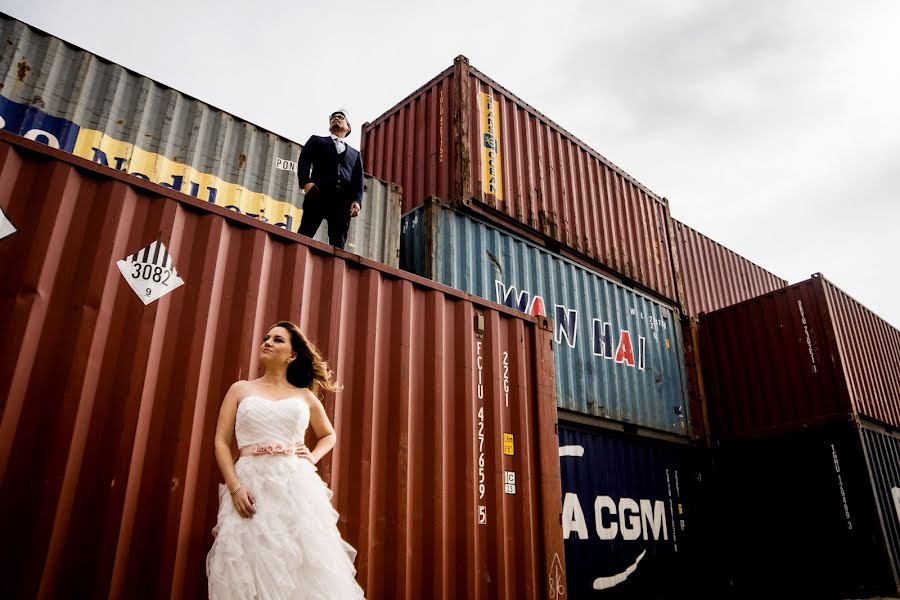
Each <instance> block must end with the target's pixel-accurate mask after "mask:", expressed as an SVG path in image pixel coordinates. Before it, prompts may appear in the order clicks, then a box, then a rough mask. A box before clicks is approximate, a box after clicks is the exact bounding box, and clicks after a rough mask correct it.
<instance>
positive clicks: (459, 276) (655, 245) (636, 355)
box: [362, 57, 780, 598]
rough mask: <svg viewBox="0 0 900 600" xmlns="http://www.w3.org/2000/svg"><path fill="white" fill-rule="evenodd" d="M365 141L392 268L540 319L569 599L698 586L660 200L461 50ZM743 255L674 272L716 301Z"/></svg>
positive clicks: (680, 305) (687, 400)
mask: <svg viewBox="0 0 900 600" xmlns="http://www.w3.org/2000/svg"><path fill="white" fill-rule="evenodd" d="M362 145H363V154H364V157H365V160H366V171H367V172H369V173H372V174H374V175H376V176H378V177H382V178H388V179H390V180H392V181H397V182H398V183H399V184H400V185H401V186H402V187H403V189H404V200H403V202H404V205H403V210H404V215H403V219H402V224H401V268H403V269H406V270H408V271H411V272H413V273H416V274H418V275H422V276H424V277H427V278H429V279H433V280H435V281H438V282H440V283H443V284H446V285H449V286H451V287H455V288H457V289H461V290H463V291H466V292H469V293H472V294H475V295H478V296H482V297H484V298H488V299H490V300H492V301H494V302H498V303H500V304H504V305H506V306H508V307H511V308H515V309H517V310H519V311H522V312H526V313H529V314H532V315H546V316H548V317H550V318H551V320H552V322H553V327H554V332H553V333H554V349H555V367H556V398H557V406H558V409H559V412H558V415H559V419H560V426H559V431H560V443H561V444H562V447H561V449H560V464H561V472H562V477H563V486H562V493H563V506H564V509H563V516H562V521H563V530H564V536H565V538H566V565H567V576H568V580H569V587H568V590H567V593H568V596H567V597H570V598H595V597H597V598H679V597H685V598H689V597H690V598H696V597H699V596H700V595H701V594H702V593H703V589H704V587H705V585H704V583H703V580H702V577H701V571H702V569H701V568H699V565H701V564H703V562H704V561H703V559H702V558H700V557H699V555H698V554H697V553H696V549H697V545H698V542H699V534H700V531H701V522H700V520H699V518H700V517H702V513H703V509H702V508H701V507H702V504H703V498H704V496H705V495H704V493H703V489H704V486H705V485H706V481H705V474H704V473H705V462H704V460H705V455H704V453H703V452H702V449H703V446H705V441H706V430H705V427H704V419H703V417H702V410H701V409H700V402H699V401H700V400H701V399H702V396H701V395H700V394H699V393H698V392H694V390H692V393H691V394H689V387H690V386H691V384H690V383H689V382H690V381H691V380H692V379H694V380H698V381H699V375H697V374H693V375H692V374H689V373H688V372H687V370H686V366H685V361H686V360H687V361H688V363H689V364H691V365H694V364H696V363H697V362H698V360H697V358H696V357H695V352H694V351H693V348H694V347H695V345H694V342H695V341H696V333H697V332H696V326H694V327H693V328H692V327H690V326H688V327H685V323H687V322H688V320H687V319H686V318H685V317H684V301H683V300H682V298H681V292H680V290H679V286H682V285H684V283H680V282H679V278H680V277H688V278H690V277H692V276H694V273H695V271H691V270H686V271H684V272H683V273H682V272H681V271H679V267H678V264H679V261H678V259H677V257H676V256H674V254H673V252H674V251H675V249H676V245H675V244H674V242H673V235H674V234H675V233H676V229H675V225H674V222H673V220H672V219H671V216H670V214H669V207H668V202H667V201H666V200H665V199H663V198H661V197H659V196H657V195H656V194H654V193H653V192H651V191H650V190H648V189H647V188H646V187H644V186H643V185H641V184H640V183H639V182H637V181H636V180H635V179H634V178H632V177H631V176H629V175H628V174H627V173H625V172H624V171H623V170H622V169H620V168H619V167H617V166H616V165H614V164H612V163H611V162H610V161H609V160H607V159H606V158H605V157H603V156H602V155H600V154H599V153H597V152H596V151H594V150H593V149H591V148H589V147H588V146H587V145H585V144H584V143H583V142H581V141H580V140H578V139H577V138H575V137H574V136H573V135H572V134H570V133H568V132H567V131H565V130H564V129H562V128H560V127H559V126H558V125H556V124H555V123H553V122H552V121H550V120H549V119H548V118H547V117H545V116H544V115H543V114H541V113H540V112H538V111H537V110H535V109H534V108H532V107H531V106H529V105H527V104H526V103H525V102H523V101H522V100H520V99H519V98H517V97H516V96H515V95H513V94H512V93H511V92H509V91H508V90H506V89H505V88H503V87H502V86H501V85H499V84H498V83H496V82H495V81H493V80H492V79H490V78H488V77H487V76H485V75H484V74H483V73H481V72H479V71H478V70H477V69H475V68H473V67H472V66H471V65H470V64H469V63H468V60H467V59H465V57H459V58H457V59H456V61H455V62H454V64H453V65H452V66H451V67H450V68H448V69H447V70H445V71H444V72H443V73H441V74H439V75H438V76H437V77H435V78H434V79H433V80H431V81H430V82H428V83H427V84H425V85H424V86H423V87H421V88H420V89H419V90H417V91H415V92H414V93H413V94H411V95H410V96H408V97H407V98H405V99H404V100H402V101H401V102H400V103H399V104H397V105H396V106H394V107H393V108H391V109H390V110H388V111H387V112H386V113H384V114H383V115H382V116H380V117H378V118H377V119H375V120H374V121H372V122H371V123H367V124H365V125H364V127H363V143H362ZM702 237H703V236H700V235H699V234H696V233H695V235H694V238H702ZM723 252H724V253H727V252H728V251H725V250H724V249H723ZM720 254H721V253H720ZM731 256H733V257H736V258H735V260H733V261H732V262H729V260H731V258H730V257H731ZM740 261H744V263H746V264H752V263H749V262H748V261H746V260H745V259H742V258H740V257H738V256H737V255H736V254H734V253H730V255H729V256H725V257H724V258H722V259H721V262H722V265H724V266H725V272H724V273H719V272H718V271H717V272H713V273H704V274H703V275H702V277H704V278H705V279H711V278H715V277H718V278H720V279H722V280H723V281H725V283H721V282H718V281H715V282H712V283H710V282H706V281H704V282H698V283H692V282H690V281H689V282H688V283H689V284H691V285H695V286H697V287H698V288H702V287H704V286H705V287H706V288H707V289H708V290H711V291H710V292H709V293H710V295H712V297H714V298H715V299H717V300H721V301H728V300H730V299H732V297H733V296H730V295H729V293H730V292H728V291H722V290H720V289H718V288H719V287H721V286H723V285H725V286H726V287H727V286H728V285H731V281H732V279H733V280H740V279H741V278H742V277H744V276H745V273H744V272H739V273H737V274H736V275H735V274H734V273H733V272H732V271H729V270H728V269H736V267H734V265H733V263H734V262H740ZM742 264H743V263H742ZM719 266H721V265H717V267H719ZM739 266H742V265H739ZM753 267H755V265H753ZM756 268H757V269H758V267H756ZM759 271H760V272H761V273H763V274H765V275H764V276H763V279H767V280H772V281H776V283H777V284H780V281H778V279H777V278H775V277H774V276H771V274H768V273H767V272H765V271H763V270H762V269H759ZM729 278H731V279H729ZM757 283H758V282H754V285H756V284H757ZM733 287H736V288H737V290H736V293H738V294H752V293H753V291H759V292H760V293H761V292H762V291H767V290H766V289H762V290H759V289H758V288H756V287H753V285H751V286H747V287H741V286H740V284H736V285H734V286H733ZM744 297H749V296H740V295H739V296H738V298H737V299H742V298H744ZM701 306H705V305H701ZM683 327H684V329H683ZM685 332H687V333H688V334H689V335H692V336H693V337H692V338H691V339H692V341H691V344H692V345H691V346H690V349H688V348H686V347H685V338H684V333H685Z"/></svg>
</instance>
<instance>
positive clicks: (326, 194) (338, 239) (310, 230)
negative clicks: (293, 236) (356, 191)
mask: <svg viewBox="0 0 900 600" xmlns="http://www.w3.org/2000/svg"><path fill="white" fill-rule="evenodd" d="M351 204H352V202H351V201H349V200H347V198H346V197H343V195H342V194H338V193H335V192H332V191H330V190H321V189H319V187H318V186H313V187H312V188H311V189H310V190H309V191H308V192H307V193H306V198H305V199H304V200H303V216H302V217H301V218H300V229H299V230H298V231H297V232H298V233H299V234H300V235H305V236H307V237H315V236H316V232H317V231H318V230H319V226H320V225H321V224H322V221H323V220H324V221H325V222H326V223H328V243H329V244H331V245H332V246H335V247H337V248H341V249H343V248H344V245H345V244H346V243H347V232H348V231H349V230H350V205H351Z"/></svg>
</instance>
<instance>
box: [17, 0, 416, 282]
mask: <svg viewBox="0 0 900 600" xmlns="http://www.w3.org/2000/svg"><path fill="white" fill-rule="evenodd" d="M0 129H3V130H5V131H10V132H12V133H17V134H19V135H22V136H24V137H26V138H28V139H32V140H36V141H39V142H43V143H45V144H47V145H49V146H52V147H54V148H61V149H63V150H66V151H67V152H71V153H73V154H75V155H77V156H81V157H82V158H87V159H89V160H92V161H94V162H96V163H98V164H102V165H105V166H108V167H110V168H113V169H116V170H119V171H124V172H127V173H130V174H131V175H134V176H135V177H140V178H141V179H145V180H147V181H153V182H155V183H159V184H160V185H163V186H166V187H170V188H173V189H176V190H178V191H180V192H184V193H186V194H189V195H191V196H194V197H195V198H199V199H202V200H205V201H207V202H210V203H213V204H217V205H219V206H224V207H225V208H228V209H230V210H233V211H235V212H239V213H242V214H246V215H249V216H251V217H253V218H256V219H259V220H261V221H264V222H267V223H274V224H276V225H278V226H280V227H284V228H285V229H288V230H290V231H296V230H297V229H298V227H299V226H300V219H301V216H302V214H303V210H302V205H303V197H304V194H303V191H302V189H301V188H300V185H299V182H298V180H297V165H296V161H297V158H298V157H299V156H300V144H298V143H297V142H294V141H291V140H289V139H287V138H285V137H283V136H280V135H277V134H275V133H272V132H270V131H266V130H265V129H262V128H261V127H258V126H256V125H254V124H252V123H249V122H247V121H245V120H243V119H240V118H238V117H236V116H234V115H231V114H229V113H226V112H224V111H222V110H219V109H218V108H216V107H214V106H211V105H209V104H207V103H205V102H201V101H200V100H197V99H195V98H191V97H190V96H188V95H186V94H182V93H181V92H179V91H178V90H174V89H172V88H170V87H168V86H166V85H163V84H161V83H159V82H157V81H154V80H152V79H150V78H148V77H144V76H142V75H139V74H137V73H134V72H132V71H129V70H128V69H126V68H125V67H122V66H120V65H117V64H115V63H113V62H110V61H108V60H105V59H103V58H101V57H99V56H97V55H95V54H92V53H90V52H88V51H86V50H83V49H81V48H78V47H77V46H73V45H72V44H69V43H67V42H65V41H63V40H60V39H59V38H56V37H54V36H52V35H49V34H47V33H45V32H43V31H40V30H39V29H35V28H34V27H31V26H29V25H27V24H26V23H23V22H21V21H19V20H17V19H14V18H12V17H9V16H7V15H4V14H2V13H0ZM365 187H366V195H365V200H364V202H363V210H362V212H360V215H359V217H357V218H355V219H352V221H351V223H350V231H349V232H348V237H347V245H346V249H347V250H349V251H351V252H353V253H354V254H359V255H360V256H363V257H365V258H371V259H374V260H377V261H379V262H383V263H385V264H387V265H390V266H392V267H396V266H397V263H398V260H399V244H400V189H399V188H398V187H397V186H396V185H394V184H390V183H387V182H384V181H379V180H378V179H376V178H374V177H366V182H365ZM325 230H326V227H325V226H323V227H322V228H321V229H320V230H319V233H318V235H317V236H316V239H318V240H319V241H322V242H324V241H326V240H327V239H328V238H327V236H326V234H325Z"/></svg>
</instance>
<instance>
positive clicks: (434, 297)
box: [0, 133, 565, 600]
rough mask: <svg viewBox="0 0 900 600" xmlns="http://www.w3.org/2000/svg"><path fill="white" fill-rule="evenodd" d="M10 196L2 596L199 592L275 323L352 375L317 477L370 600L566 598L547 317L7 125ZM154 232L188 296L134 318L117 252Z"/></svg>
mask: <svg viewBox="0 0 900 600" xmlns="http://www.w3.org/2000/svg"><path fill="white" fill-rule="evenodd" d="M0 207H2V209H3V211H4V212H5V213H6V214H7V215H8V216H9V218H10V220H11V221H12V223H13V224H14V226H15V227H16V228H17V229H18V232H17V233H14V234H13V235H12V236H11V237H7V238H5V239H2V240H0V330H2V331H4V332H5V334H4V335H3V336H2V337H0V403H2V404H0V411H2V412H0V414H2V417H0V513H2V514H4V515H15V518H4V519H3V520H2V524H0V535H2V537H3V538H4V539H6V540H18V542H17V543H15V544H12V543H9V544H4V545H3V549H2V550H0V563H2V564H3V565H4V572H7V573H16V574H17V577H15V578H14V579H12V580H7V581H6V587H5V593H6V594H7V595H9V596H11V597H28V598H32V597H36V598H55V597H73V598H74V597H78V598H86V597H110V598H123V597H127V598H160V597H172V598H182V597H184V598H198V597H203V596H204V595H205V585H206V583H205V580H204V558H205V554H206V552H207V551H208V549H209V546H210V543H211V539H212V538H211V528H212V526H213V523H214V520H215V513H216V509H217V502H218V499H217V493H216V483H217V481H218V479H219V476H218V473H217V468H216V466H215V462H214V460H213V456H212V440H213V435H214V430H215V420H216V413H217V407H218V405H219V402H220V400H221V398H222V397H223V395H224V394H225V391H226V390H227V388H228V386H229V385H230V383H231V382H233V381H235V380H238V379H242V378H248V377H253V376H255V375H256V374H257V373H259V365H258V359H257V356H256V347H257V343H258V340H259V339H261V336H262V335H263V333H264V331H265V327H266V326H267V325H268V324H270V323H272V322H274V321H275V320H277V319H281V318H288V319H292V320H294V321H296V322H297V323H298V324H299V325H300V326H301V328H303V329H304V330H305V331H306V332H307V333H308V334H309V335H310V336H311V337H312V338H313V339H314V340H316V341H317V343H318V345H319V346H320V348H321V349H322V350H323V352H324V354H325V355H326V356H327V357H328V358H329V359H330V364H331V366H332V367H333V368H334V369H335V371H336V373H337V376H338V378H339V380H340V381H341V382H342V383H343V385H344V389H343V391H342V392H340V393H338V394H337V395H327V396H326V398H325V406H326V409H327V410H328V411H329V413H330V415H331V416H332V418H333V422H334V424H335V427H336V430H337V432H338V436H339V438H338V440H339V442H338V445H337V447H336V449H335V451H334V453H333V454H332V455H330V459H329V460H327V461H325V462H324V463H323V465H322V469H321V471H322V474H323V477H324V478H325V479H326V481H329V482H330V485H331V486H332V488H333V490H334V492H335V497H334V502H335V505H336V508H337V509H338V510H339V512H340V514H341V520H340V522H339V527H340V529H341V531H342V533H343V534H344V536H345V537H346V538H347V539H348V541H350V542H351V543H352V544H353V545H354V546H355V547H356V548H358V549H359V551H360V554H359V557H358V559H357V567H358V570H359V571H358V579H359V581H360V582H361V584H362V585H363V587H364V588H365V590H366V592H367V596H368V597H369V598H374V599H377V598H391V599H393V598H410V599H411V598H416V599H418V598H442V599H448V600H449V599H454V598H461V597H467V598H538V597H554V596H553V595H552V593H555V591H556V590H557V589H558V587H559V586H564V585H565V578H564V572H563V568H562V565H563V564H564V557H563V547H562V537H561V531H560V529H559V520H558V515H559V514H560V510H561V505H560V489H561V481H560V476H559V458H558V438H557V436H556V434H555V428H554V427H555V420H556V417H555V408H554V405H555V402H554V400H553V368H552V362H551V361H552V358H551V352H552V349H551V338H552V334H551V331H550V329H549V324H548V323H547V322H546V320H534V319H530V318H526V317H523V316H521V315H518V313H516V312H515V311H511V310H509V309H506V308H504V307H499V306H494V305H491V304H490V303H487V302H484V301H482V300H480V299H476V298H474V297H472V296H467V295H465V294H462V293H460V292H457V291H454V290H451V289H449V288H446V287H443V286H440V285H438V284H434V283H430V282H428V281H427V280H424V279H421V278H416V277H414V276H411V275H408V274H404V273H403V272H401V271H397V270H394V269H390V268H388V267H383V266H382V267H379V265H378V264H377V263H375V262H372V261H367V260H363V259H359V258H356V257H352V256H351V255H349V254H347V253H343V252H341V251H337V250H334V249H332V248H330V247H328V246H325V245H321V244H317V243H315V242H312V241H308V240H305V238H301V237H300V236H298V235H296V234H290V233H287V232H285V231H283V230H282V229H279V228H277V227H274V226H271V225H266V224H262V223H259V222H258V221H255V220H252V219H249V218H247V217H245V216H241V215H237V214H234V213H233V212H230V211H227V210H224V209H221V208H218V207H214V206H209V205H208V204H205V203H203V202H199V201H197V200H194V199H192V198H189V197H187V196H184V195H179V194H175V193H173V192H171V191H168V190H165V189H163V188H160V187H158V186H154V185H151V184H148V183H144V182H142V181H139V180H137V179H135V178H132V177H127V176H126V175H124V174H120V173H116V172H114V171H112V170H109V169H104V168H101V167H97V166H96V165H93V164H91V163H89V162H88V161H85V160H82V159H79V158H75V157H72V156H71V155H68V154H65V153H64V152H61V151H58V150H52V149H48V148H46V146H42V145H41V144H37V143H34V142H28V141H26V140H22V139H21V138H16V137H14V136H11V135H9V134H6V133H2V134H0ZM157 239H158V240H160V241H161V242H162V243H163V244H165V246H166V249H167V251H168V252H169V254H170V256H171V257H172V259H173V261H174V266H175V268H176V269H177V271H178V275H179V276H180V277H181V278H183V279H184V281H185V284H184V285H183V286H182V287H179V288H178V289H175V290H174V291H172V292H171V293H169V294H168V295H166V296H164V297H163V298H162V299H160V300H157V301H155V302H152V303H150V304H149V305H147V306H145V305H144V304H143V303H142V302H141V301H140V300H139V298H138V297H136V295H135V293H134V292H133V291H132V289H131V288H130V287H129V285H126V283H127V281H126V278H125V277H123V275H122V274H121V273H120V272H119V269H118V268H117V265H116V261H118V260H119V259H122V258H125V257H126V256H129V255H131V254H132V253H133V252H135V251H137V250H139V249H141V248H143V247H145V246H146V245H147V244H149V243H151V242H153V241H154V240H157ZM127 272H130V271H127ZM479 314H480V315H482V316H483V317H484V325H483V327H484V333H483V336H482V337H479V336H478V335H477V332H476V331H475V326H476V322H477V321H476V315H479ZM479 384H480V385H479ZM507 390H508V391H507ZM482 423H483V424H484V425H483V429H482ZM481 431H483V434H484V442H483V447H482V446H481V444H480V441H479V433H480V432H481ZM507 433H509V434H512V435H513V436H514V440H513V441H514V452H513V453H512V454H511V455H508V454H507V453H504V441H505V440H504V434H507ZM482 452H483V456H482V454H481V453H482ZM482 458H483V460H484V463H483V465H480V461H481V460H482ZM507 471H511V472H514V473H515V485H516V488H515V493H514V494H512V493H510V491H511V490H507V489H506V488H505V485H504V478H505V472H507ZM482 474H483V477H484V481H485V489H484V494H483V497H482V495H481V493H480V491H479V481H480V479H481V477H482ZM482 507H483V508H482ZM480 521H483V524H480Z"/></svg>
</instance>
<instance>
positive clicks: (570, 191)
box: [361, 56, 678, 301]
mask: <svg viewBox="0 0 900 600" xmlns="http://www.w3.org/2000/svg"><path fill="white" fill-rule="evenodd" d="M361 145H362V152H363V157H364V160H365V167H366V172H367V173H371V174H373V175H375V176H376V177H381V178H382V179H387V180H389V181H395V182H397V183H398V184H400V185H401V187H402V188H403V193H404V199H403V212H404V213H407V212H409V211H410V210H412V209H413V208H415V207H417V206H419V205H421V204H422V203H423V202H424V201H425V199H426V198H427V197H429V196H435V197H438V198H441V199H442V200H444V201H445V202H448V203H449V204H450V205H452V206H459V205H464V206H466V207H467V208H469V209H470V210H473V211H475V212H477V213H480V214H482V215H484V216H487V217H488V218H490V219H499V220H502V221H503V222H504V225H505V226H506V227H509V228H514V229H516V231H517V233H519V234H522V235H526V236H529V237H531V238H532V239H533V240H534V241H538V242H539V243H542V244H545V245H547V246H549V247H550V248H551V249H553V250H556V251H559V252H560V253H562V254H563V255H565V256H566V257H567V258H572V259H574V260H577V261H579V262H582V263H584V264H587V265H589V266H592V267H593V268H597V266H598V265H603V266H604V268H606V269H608V270H609V271H610V272H611V274H613V275H616V276H618V277H620V278H621V280H622V282H623V283H625V284H626V285H628V286H637V287H640V288H641V289H643V290H645V291H650V292H652V293H654V294H656V295H658V296H660V297H662V298H664V299H669V300H676V301H677V300H678V298H677V290H676V285H675V278H674V274H673V261H672V255H671V250H670V241H669V234H670V230H669V228H670V225H669V222H670V215H669V207H668V203H667V202H666V200H664V199H662V198H660V197H658V196H657V195H656V194H654V193H653V192H651V191H650V190H648V189H647V188H646V187H644V186H643V185H641V184H640V183H638V182H637V181H636V180H635V179H634V178H632V177H631V176H629V175H628V174H627V173H625V172H624V171H622V170H621V169H620V168H618V167H617V166H616V165H614V164H613V163H611V162H610V161H609V160H607V159H606V158H604V157H603V156H602V155H600V154H599V153H598V152H596V151H595V150H592V149H591V148H589V147H588V146H587V145H586V144H585V143H584V142H582V141H580V140H578V139H577V138H575V137H574V136H573V135H572V134H571V133H569V132H567V131H566V130H564V129H563V128H561V127H560V126H559V125H557V124H556V123H554V122H553V121H551V120H550V119H548V118H547V117H546V116H544V115H543V114H541V113H540V112H538V111H537V110H535V109H534V108H532V107H531V106H529V105H528V104H526V103H525V102H523V101H522V100H521V99H519V98H517V97H516V96H515V95H514V94H512V93H511V92H510V91H508V90H506V89H505V88H504V87H503V86H501V85H500V84H498V83H497V82H495V81H493V80H492V79H490V78H489V77H487V76H486V75H484V74H483V73H481V72H480V71H478V70H477V69H475V68H474V67H472V66H471V65H469V61H468V59H466V58H465V57H464V56H460V57H458V58H457V59H456V60H455V61H454V64H453V66H451V67H450V68H448V69H447V70H445V71H444V72H443V73H441V74H440V75H438V76H437V77H435V78H434V79H432V80H431V81H430V82H428V83H427V84H425V85H424V86H423V87H421V88H419V89H418V90H417V91H416V92H414V93H413V94H411V95H410V96H408V97H407V98H406V99H404V100H403V101H401V102H400V103H399V104H397V105H396V106H394V107H393V108H391V109H390V110H388V111H387V112H386V113H384V114H383V115H382V116H380V117H378V118H377V119H376V120H375V121H373V122H372V123H367V124H365V125H364V126H363V132H362V143H361Z"/></svg>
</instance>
